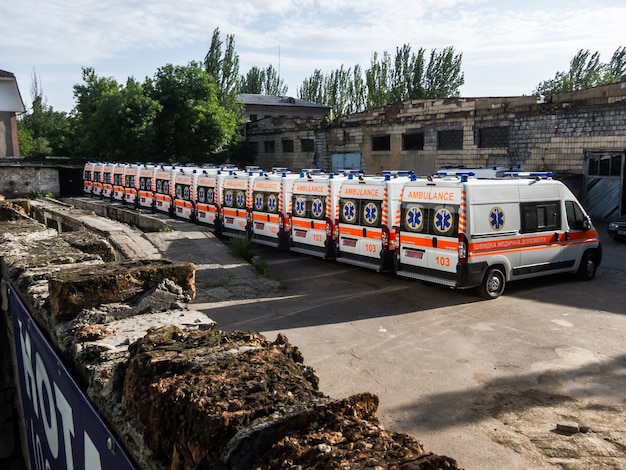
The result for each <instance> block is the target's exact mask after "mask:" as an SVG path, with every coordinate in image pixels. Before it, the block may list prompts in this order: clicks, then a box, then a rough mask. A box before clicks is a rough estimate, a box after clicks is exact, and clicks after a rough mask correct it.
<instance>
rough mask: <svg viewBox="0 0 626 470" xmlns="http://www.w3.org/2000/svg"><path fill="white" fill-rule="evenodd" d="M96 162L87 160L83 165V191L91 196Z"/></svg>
mask: <svg viewBox="0 0 626 470" xmlns="http://www.w3.org/2000/svg"><path fill="white" fill-rule="evenodd" d="M94 166H95V163H94V162H87V163H85V166H84V167H83V193H85V194H86V195H89V196H91V195H92V194H93V168H94Z"/></svg>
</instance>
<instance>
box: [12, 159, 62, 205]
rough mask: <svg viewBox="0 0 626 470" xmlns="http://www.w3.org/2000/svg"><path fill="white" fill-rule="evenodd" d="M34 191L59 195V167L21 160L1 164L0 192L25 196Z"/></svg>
mask: <svg viewBox="0 0 626 470" xmlns="http://www.w3.org/2000/svg"><path fill="white" fill-rule="evenodd" d="M34 192H39V193H41V194H43V195H46V194H48V193H52V194H54V195H55V196H58V195H59V192H60V186H59V169H58V168H57V167H52V166H50V167H48V166H41V165H29V164H27V163H24V162H23V161H20V163H15V164H0V194H4V195H5V196H6V197H13V198H15V197H25V196H30V195H32V194H33V193H34Z"/></svg>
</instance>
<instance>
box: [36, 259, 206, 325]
mask: <svg viewBox="0 0 626 470" xmlns="http://www.w3.org/2000/svg"><path fill="white" fill-rule="evenodd" d="M164 279H171V280H173V281H174V282H176V283H177V284H178V285H179V286H181V287H182V288H183V289H184V290H185V292H186V293H187V294H188V295H189V296H190V298H191V299H193V298H194V297H195V294H196V290H195V268H194V265H193V263H181V262H173V261H169V260H125V261H119V262H114V263H105V264H102V265H98V266H89V267H82V266H78V267H75V268H67V269H63V270H60V271H58V272H56V273H54V274H53V275H52V276H50V277H49V278H48V290H49V303H50V312H51V313H52V315H53V316H54V317H55V318H56V319H57V320H71V319H73V318H74V317H75V316H76V315H77V314H78V313H79V312H80V311H81V310H82V309H84V308H91V307H94V306H96V305H98V304H102V303H109V302H122V301H126V300H129V299H131V298H132V297H135V296H137V295H138V294H141V293H142V292H145V291H146V290H149V289H151V288H153V287H155V286H157V285H158V284H159V283H160V282H161V281H163V280H164Z"/></svg>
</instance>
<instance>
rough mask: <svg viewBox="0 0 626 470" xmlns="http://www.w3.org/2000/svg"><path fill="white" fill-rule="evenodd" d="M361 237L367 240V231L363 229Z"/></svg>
mask: <svg viewBox="0 0 626 470" xmlns="http://www.w3.org/2000/svg"><path fill="white" fill-rule="evenodd" d="M363 236H364V237H366V238H367V229H366V228H365V227H363Z"/></svg>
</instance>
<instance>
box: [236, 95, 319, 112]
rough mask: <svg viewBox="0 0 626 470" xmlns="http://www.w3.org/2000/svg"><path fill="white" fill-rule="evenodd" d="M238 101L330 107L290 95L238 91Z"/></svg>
mask: <svg viewBox="0 0 626 470" xmlns="http://www.w3.org/2000/svg"><path fill="white" fill-rule="evenodd" d="M239 101H241V102H242V103H243V104H247V105H257V106H293V107H300V108H323V109H330V108H331V107H330V106H328V105H325V104H319V103H313V102H312V101H307V100H301V99H298V98H292V97H291V96H270V95H256V94H252V93H240V94H239Z"/></svg>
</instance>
